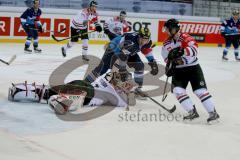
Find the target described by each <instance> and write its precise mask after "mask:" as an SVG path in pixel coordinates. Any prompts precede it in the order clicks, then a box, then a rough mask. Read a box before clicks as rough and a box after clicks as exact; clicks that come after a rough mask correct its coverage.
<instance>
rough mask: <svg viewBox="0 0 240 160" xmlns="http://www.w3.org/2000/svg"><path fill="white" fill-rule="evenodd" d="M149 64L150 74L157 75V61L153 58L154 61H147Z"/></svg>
mask: <svg viewBox="0 0 240 160" xmlns="http://www.w3.org/2000/svg"><path fill="white" fill-rule="evenodd" d="M148 64H149V65H150V66H151V71H150V73H151V74H152V75H154V76H155V75H157V74H158V65H157V62H156V61H155V60H154V61H152V62H149V63H148Z"/></svg>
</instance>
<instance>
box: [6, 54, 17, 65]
mask: <svg viewBox="0 0 240 160" xmlns="http://www.w3.org/2000/svg"><path fill="white" fill-rule="evenodd" d="M16 58H17V55H13V56H12V58H11V59H10V60H9V61H8V65H10V64H11V63H12V62H13V61H15V59H16Z"/></svg>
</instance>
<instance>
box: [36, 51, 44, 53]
mask: <svg viewBox="0 0 240 160" xmlns="http://www.w3.org/2000/svg"><path fill="white" fill-rule="evenodd" d="M34 53H42V51H34Z"/></svg>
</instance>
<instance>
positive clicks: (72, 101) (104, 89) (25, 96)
mask: <svg viewBox="0 0 240 160" xmlns="http://www.w3.org/2000/svg"><path fill="white" fill-rule="evenodd" d="M132 95H134V93H133V81H132V80H130V79H129V80H128V81H125V82H122V81H121V80H120V75H119V73H117V72H110V73H107V74H105V75H104V76H101V77H99V78H97V79H96V80H95V81H94V82H93V83H91V84H90V83H88V82H86V81H83V80H75V81H72V82H70V83H67V84H64V85H59V86H54V87H51V88H49V87H47V86H45V85H36V84H35V83H33V84H27V82H25V83H21V84H12V87H11V88H9V94H8V99H9V100H10V101H26V100H27V101H30V102H41V103H44V102H45V103H47V102H48V103H49V106H50V107H51V108H52V109H53V110H54V111H55V112H56V113H57V114H65V113H67V112H68V111H75V110H76V109H78V108H79V107H80V106H83V105H88V106H101V105H104V104H110V105H112V106H116V107H128V105H135V99H134V98H131V99H129V97H134V96H132Z"/></svg>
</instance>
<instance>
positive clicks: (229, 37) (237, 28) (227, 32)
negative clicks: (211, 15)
mask: <svg viewBox="0 0 240 160" xmlns="http://www.w3.org/2000/svg"><path fill="white" fill-rule="evenodd" d="M221 34H222V36H223V37H224V38H225V42H226V46H225V48H224V50H223V56H222V59H223V60H228V58H227V53H228V50H229V48H230V47H231V45H232V44H233V47H234V54H235V59H236V60H237V61H240V58H239V51H238V48H239V39H240V20H239V11H238V10H233V12H232V17H231V18H230V19H226V20H225V21H224V22H223V23H222V25H221Z"/></svg>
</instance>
